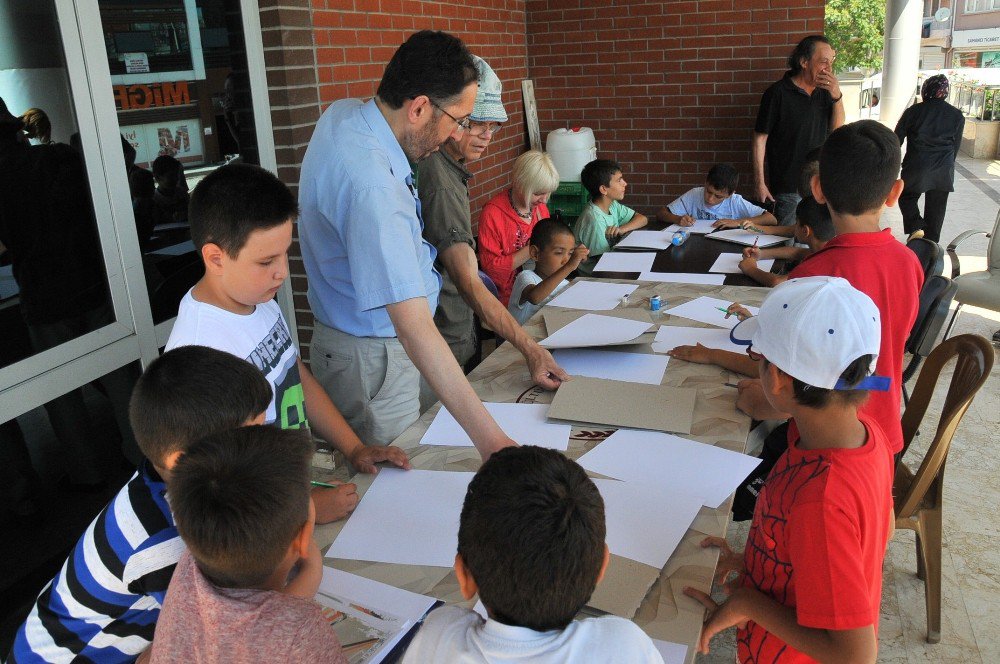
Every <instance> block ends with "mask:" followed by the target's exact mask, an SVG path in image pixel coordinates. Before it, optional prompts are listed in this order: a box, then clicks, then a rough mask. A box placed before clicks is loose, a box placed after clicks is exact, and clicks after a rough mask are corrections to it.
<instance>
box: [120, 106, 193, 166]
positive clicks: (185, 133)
mask: <svg viewBox="0 0 1000 664" xmlns="http://www.w3.org/2000/svg"><path fill="white" fill-rule="evenodd" d="M120 131H121V133H122V136H124V137H125V140H127V141H128V142H129V143H131V144H132V147H134V148H135V163H136V165H138V166H142V167H144V168H149V164H152V163H153V160H154V159H156V158H157V157H159V156H160V155H164V154H166V155H170V156H171V157H176V158H177V160H178V161H180V162H182V163H185V164H201V163H203V162H204V161H205V150H204V146H203V144H202V140H201V121H200V120H199V119H197V118H191V119H188V120H167V121H165V122H150V123H149V124H141V125H126V126H124V127H121V129H120Z"/></svg>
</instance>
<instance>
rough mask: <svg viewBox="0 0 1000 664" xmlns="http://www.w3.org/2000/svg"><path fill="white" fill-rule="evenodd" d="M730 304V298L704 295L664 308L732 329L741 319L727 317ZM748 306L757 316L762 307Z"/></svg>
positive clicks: (666, 311) (699, 320) (700, 321)
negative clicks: (721, 298) (722, 298)
mask: <svg viewBox="0 0 1000 664" xmlns="http://www.w3.org/2000/svg"><path fill="white" fill-rule="evenodd" d="M730 304H732V302H730V301H728V300H720V299H719V298H717V297H708V296H702V297H698V298H695V299H693V300H691V301H690V302H685V303H684V304H680V305H678V306H676V307H670V308H669V309H664V311H663V313H665V314H670V315H671V316H680V317H681V318H688V319H690V320H696V321H698V322H699V323H708V324H709V325H715V326H718V327H724V328H727V329H730V330H731V329H732V328H734V327H736V324H737V323H739V322H740V319H739V318H737V317H736V316H730V317H729V318H726V309H727V308H728V307H729V305H730ZM744 306H746V305H744ZM746 308H747V310H748V311H749V312H750V313H752V314H753V315H754V316H756V315H757V312H758V311H760V308H758V307H750V306H747V307H746Z"/></svg>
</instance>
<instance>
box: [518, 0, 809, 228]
mask: <svg viewBox="0 0 1000 664" xmlns="http://www.w3.org/2000/svg"><path fill="white" fill-rule="evenodd" d="M526 11H527V28H528V68H529V71H530V74H531V77H532V78H533V80H534V82H535V96H536V98H537V100H538V109H539V110H538V114H539V122H540V125H541V131H542V136H543V138H544V136H545V135H546V134H547V133H548V132H549V131H552V130H553V129H557V128H559V127H564V126H579V125H585V126H589V127H591V128H593V129H594V133H595V135H596V138H597V141H598V155H599V156H601V157H605V158H611V159H615V160H617V161H619V162H621V163H622V165H623V168H624V170H625V177H626V180H627V181H628V182H629V185H630V186H629V193H628V196H627V197H626V201H625V202H626V203H627V204H628V205H630V206H632V207H635V208H637V209H639V210H640V211H643V212H645V213H647V214H649V213H652V212H654V211H655V209H656V208H658V207H659V206H660V205H663V204H665V203H669V202H670V200H672V199H673V198H674V197H676V196H678V195H680V194H681V193H683V192H684V191H686V190H687V189H689V188H690V187H693V186H698V185H700V184H701V183H702V182H703V181H704V174H705V172H706V171H707V170H708V167H709V166H711V165H712V164H713V163H716V162H720V161H728V162H731V163H733V164H734V165H735V166H736V167H737V168H739V169H740V171H741V172H742V173H743V178H742V187H741V189H742V191H743V192H744V193H748V192H749V191H750V189H751V187H752V184H751V178H752V169H751V156H750V136H751V132H752V128H753V121H754V118H755V117H756V111H757V105H758V103H759V102H760V95H761V94H762V93H763V91H764V89H765V88H766V87H767V86H768V85H769V84H770V83H772V82H773V81H775V80H777V79H778V78H780V76H781V74H782V73H783V71H784V69H785V67H784V61H785V58H787V56H788V54H789V53H790V52H791V50H792V47H793V46H794V44H795V43H796V42H798V40H799V39H801V38H802V37H803V36H805V35H806V34H812V33H819V32H822V30H823V12H824V2H823V0H699V1H695V0H672V1H670V2H648V1H647V0H619V1H618V2H615V3H614V4H613V8H612V5H609V3H607V2H606V1H600V0H528V3H527V7H526Z"/></svg>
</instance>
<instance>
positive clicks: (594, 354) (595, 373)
mask: <svg viewBox="0 0 1000 664" xmlns="http://www.w3.org/2000/svg"><path fill="white" fill-rule="evenodd" d="M552 357H554V358H555V360H556V362H558V363H559V366H561V367H562V368H563V369H565V370H566V372H567V373H569V375H571V376H589V377H591V378H610V379H612V380H623V381H625V382H627V383H645V384H647V385H659V384H660V383H662V382H663V373H664V372H665V371H666V370H667V363H666V362H663V361H660V360H669V359H670V358H669V357H663V356H657V355H649V354H648V353H622V352H617V351H613V350H610V351H609V350H590V349H587V348H564V349H561V350H555V351H553V352H552ZM432 426H433V425H432ZM500 428H501V429H503V425H502V424H501V425H500ZM504 431H506V429H504ZM568 437H569V434H568V433H567V438H568ZM514 440H517V439H516V438H515V439H514ZM518 442H521V441H519V440H518ZM562 449H566V448H565V447H563V448H562Z"/></svg>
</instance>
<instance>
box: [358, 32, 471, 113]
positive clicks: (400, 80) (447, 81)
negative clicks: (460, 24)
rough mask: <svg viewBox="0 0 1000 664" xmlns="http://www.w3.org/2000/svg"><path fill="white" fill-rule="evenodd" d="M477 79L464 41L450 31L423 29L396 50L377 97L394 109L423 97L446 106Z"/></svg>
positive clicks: (383, 75)
mask: <svg viewBox="0 0 1000 664" xmlns="http://www.w3.org/2000/svg"><path fill="white" fill-rule="evenodd" d="M478 80H479V74H478V72H477V71H476V64H475V62H473V60H472V54H471V53H469V49H467V48H466V47H465V44H463V43H462V40H461V39H459V38H458V37H455V36H454V35H450V34H448V33H447V32H440V31H434V30H421V31H420V32H415V33H413V34H412V35H410V38H409V39H407V40H406V41H405V42H403V44H402V45H401V46H400V47H399V48H398V49H396V52H395V53H394V54H393V56H392V59H391V60H389V64H388V65H386V67H385V72H383V74H382V81H381V82H380V83H379V85H378V92H377V93H376V94H377V95H378V98H379V99H380V100H382V101H383V102H384V103H385V104H386V105H387V106H389V108H393V109H396V108H401V107H402V106H403V102H405V101H406V100H407V99H416V98H417V97H419V96H420V95H427V96H428V97H430V98H431V99H432V100H434V101H435V102H437V103H438V104H440V105H442V106H447V105H448V103H449V102H450V101H451V100H452V99H453V98H454V97H456V96H458V95H459V94H461V92H462V90H464V89H465V88H466V87H468V86H469V84H470V83H475V82H477V81H478Z"/></svg>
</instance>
